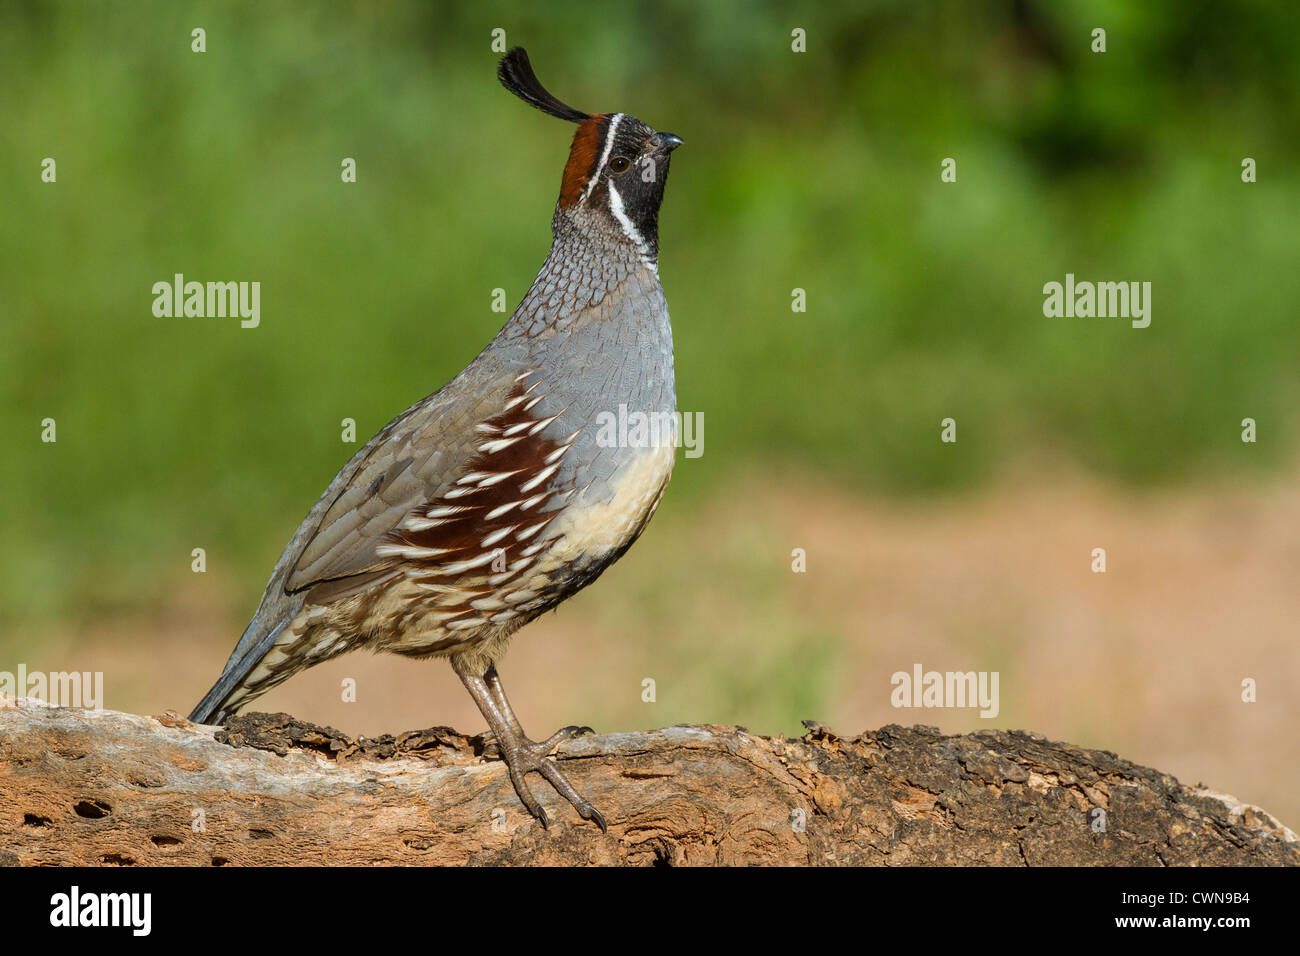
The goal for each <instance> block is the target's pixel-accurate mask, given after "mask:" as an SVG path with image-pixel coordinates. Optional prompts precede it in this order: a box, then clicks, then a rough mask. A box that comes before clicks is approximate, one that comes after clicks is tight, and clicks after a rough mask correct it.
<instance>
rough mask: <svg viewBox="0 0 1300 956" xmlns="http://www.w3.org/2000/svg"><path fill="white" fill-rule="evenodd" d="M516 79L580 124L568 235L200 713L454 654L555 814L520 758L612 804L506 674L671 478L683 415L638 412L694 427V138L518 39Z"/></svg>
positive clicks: (592, 816)
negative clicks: (677, 239) (673, 300)
mask: <svg viewBox="0 0 1300 956" xmlns="http://www.w3.org/2000/svg"><path fill="white" fill-rule="evenodd" d="M497 76H498V79H499V80H500V82H501V84H502V85H503V86H504V87H505V88H506V89H507V90H509V91H510V92H511V93H513V94H514V95H515V96H517V97H519V98H520V99H522V100H523V101H524V102H526V103H528V104H529V105H531V106H534V107H536V108H537V109H539V110H541V111H542V112H544V113H547V114H549V115H551V116H553V117H556V118H558V119H562V120H566V121H568V122H571V123H576V124H577V131H576V132H575V134H574V136H573V141H572V145H571V146H570V149H569V156H568V161H567V162H566V163H565V166H564V173H563V176H562V177H561V182H560V195H559V199H558V201H557V202H556V205H555V211H554V214H553V216H552V219H551V231H552V242H551V247H550V251H549V252H548V254H547V256H546V258H545V260H544V261H543V263H542V266H541V269H540V270H539V271H538V273H537V276H536V278H535V279H534V280H533V282H532V285H531V286H530V287H529V289H528V291H527V293H526V294H525V295H524V297H523V299H522V300H521V301H520V303H519V306H518V308H516V309H515V311H514V312H513V314H512V315H511V316H510V318H509V320H508V321H507V322H506V323H505V325H504V326H503V327H502V328H501V330H500V331H499V332H498V333H497V335H496V337H495V338H493V339H492V340H491V342H490V343H489V344H488V345H487V346H486V347H485V348H484V349H483V351H482V352H480V353H479V355H478V356H477V357H476V358H475V359H474V360H473V361H472V362H471V363H470V364H469V365H468V366H467V367H466V368H465V369H464V371H462V372H461V373H460V374H459V375H457V376H456V377H455V378H453V379H452V380H451V381H450V382H448V383H447V384H446V385H444V386H443V387H442V388H440V389H439V390H438V391H436V392H434V393H433V394H432V395H429V396H428V397H426V398H424V399H422V400H421V401H418V402H416V403H415V404H414V405H412V406H411V407H410V408H408V409H407V410H406V411H404V412H402V413H401V414H400V415H398V416H397V417H396V418H394V419H393V420H392V421H391V422H389V423H388V424H387V425H385V426H384V427H383V428H382V429H381V430H380V431H379V433H378V434H376V435H375V436H374V437H373V438H372V439H370V441H369V442H367V443H366V445H365V446H364V447H363V448H362V449H361V450H360V451H358V452H357V453H356V455H355V456H353V458H352V459H351V460H350V461H348V463H347V464H346V465H344V466H343V468H342V470H340V471H339V473H338V474H337V475H336V476H335V478H334V480H333V481H331V482H330V484H329V486H328V487H327V488H326V489H325V492H324V493H323V494H322V495H321V496H320V499H319V500H318V501H317V502H316V504H315V505H314V506H313V507H312V509H311V511H310V512H309V513H308V514H307V517H306V518H305V519H304V520H303V522H302V524H301V525H300V526H299V528H298V530H297V531H296V532H295V533H294V535H293V537H292V538H291V539H290V541H289V543H288V545H287V546H286V547H285V549H284V552H283V554H281V556H280V559H279V560H278V561H277V562H276V565H275V569H274V570H273V572H272V574H271V577H270V580H269V581H268V583H267V586H266V590H265V592H264V594H263V596H262V599H261V602H260V603H259V605H258V608H257V611H256V613H255V614H254V616H253V619H252V621H251V622H250V623H249V625H248V627H247V629H246V630H245V631H244V633H243V635H242V636H241V637H240V639H239V642H238V643H237V644H236V646H235V649H234V651H233V652H232V653H231V655H230V658H229V660H228V661H227V662H226V665H225V667H224V668H223V670H222V672H221V676H220V677H219V678H218V679H217V681H216V683H215V684H214V685H213V686H212V689H211V690H209V691H208V693H207V694H206V695H204V697H203V699H202V700H201V701H200V702H199V704H198V705H197V706H196V707H195V708H194V710H193V712H192V713H191V714H190V718H189V719H190V720H191V721H193V722H195V723H198V724H220V723H223V722H224V721H226V720H227V719H228V718H229V717H230V716H232V715H233V714H235V713H236V712H237V711H238V710H239V709H240V708H242V707H244V706H246V705H247V704H249V703H250V702H251V701H253V700H254V699H256V698H257V697H259V696H260V695H262V694H264V693H266V692H267V691H268V690H270V689H271V688H272V687H275V686H277V685H278V684H280V683H281V682H283V681H284V680H286V679H288V678H289V677H290V676H292V675H293V674H296V673H298V672H300V671H302V670H304V669H305V668H308V667H312V666H314V665H316V664H319V663H321V662H323V661H327V660H330V659H331V658H334V657H337V656H338V655H340V654H343V653H346V652H348V651H353V650H357V649H369V650H372V651H376V652H390V653H395V654H401V655H405V656H408V657H414V658H425V657H431V656H436V657H445V658H447V659H448V660H449V662H450V664H451V666H452V668H453V670H454V671H455V672H456V674H457V675H458V676H459V677H460V680H461V682H462V683H463V684H464V686H465V688H466V689H467V690H468V692H469V694H470V696H471V697H472V698H473V699H474V703H475V704H476V705H477V706H478V709H479V711H480V712H481V713H482V715H483V718H484V719H485V720H486V722H487V724H488V727H489V728H490V730H491V733H492V736H493V737H494V738H495V740H496V743H497V748H498V750H499V753H500V756H501V759H502V760H503V761H504V763H505V765H506V769H507V771H508V774H509V778H510V781H511V784H512V785H513V787H514V790H515V792H516V794H517V795H518V797H519V799H520V801H521V802H522V803H523V805H524V807H525V808H526V809H527V811H528V812H529V813H530V814H531V815H532V817H534V818H535V819H536V820H537V821H538V822H539V823H540V824H541V826H542V827H543V828H547V827H549V825H550V820H549V818H548V816H547V813H546V811H545V810H544V809H543V807H542V805H541V803H540V802H539V801H538V799H537V798H536V796H535V795H534V794H533V793H532V791H531V790H530V789H529V786H528V784H527V782H526V781H525V775H526V774H528V773H530V772H536V773H538V774H539V775H540V776H541V777H542V778H543V779H544V780H546V781H547V782H548V783H550V785H551V786H552V787H553V788H554V789H555V790H556V791H557V792H558V793H559V794H560V795H561V796H562V797H564V798H565V799H566V800H567V801H568V802H569V803H570V804H571V805H572V806H573V808H574V809H575V811H576V812H577V814H578V815H579V816H580V817H581V818H583V819H584V820H587V821H589V822H591V823H594V824H595V825H597V826H599V827H600V829H601V830H602V831H606V830H607V828H608V825H607V822H606V820H605V817H604V816H603V815H602V814H601V812H600V811H599V810H597V809H596V808H595V807H594V806H592V804H591V803H590V802H588V801H587V800H586V799H585V798H584V797H583V796H582V795H581V794H579V793H578V791H577V790H576V789H575V788H574V787H573V785H572V784H571V783H570V782H569V781H568V780H567V779H566V778H565V776H564V774H563V773H561V771H560V769H559V767H558V766H557V765H556V763H555V761H554V760H553V759H552V754H553V753H554V752H555V749H556V748H557V747H558V746H559V745H560V744H561V743H562V742H564V741H566V740H568V739H571V738H573V737H576V736H579V735H582V734H588V733H592V732H593V731H592V729H591V728H590V727H579V726H570V727H565V728H563V729H561V730H559V731H557V732H556V733H555V734H553V735H552V736H551V737H549V738H547V739H545V740H541V741H534V740H532V739H531V738H529V737H528V736H527V735H526V734H525V733H524V730H523V728H522V726H521V725H520V722H519V719H518V718H517V717H516V716H515V713H514V711H513V710H512V709H511V706H510V703H509V701H508V700H507V699H506V694H505V691H504V690H503V688H502V684H501V677H500V675H499V673H498V671H497V664H498V661H499V660H500V659H501V657H502V655H503V654H504V652H505V650H506V648H507V645H508V644H509V642H510V639H511V637H512V636H513V635H514V634H515V632H516V631H518V630H519V628H521V627H523V626H524V625H525V624H527V623H529V622H530V621H532V620H534V619H535V618H537V617H538V616H540V615H542V614H543V613H545V612H546V611H548V610H551V609H552V608H555V607H556V606H558V605H559V604H560V603H561V602H562V601H564V600H566V599H567V598H569V597H572V596H573V595H574V594H576V593H577V592H578V591H580V590H581V589H583V588H584V587H586V586H587V585H589V584H591V583H592V582H593V581H595V580H596V579H597V578H598V577H599V576H600V575H601V573H602V572H604V571H605V570H606V569H607V568H608V567H609V566H610V565H612V564H613V563H614V562H615V561H617V560H618V559H619V558H620V557H622V555H623V554H624V553H625V552H626V551H627V550H628V548H630V547H631V546H632V544H633V542H635V541H636V539H637V538H638V537H639V536H640V534H641V532H642V531H643V530H644V529H645V527H646V524H647V522H649V520H650V518H651V516H652V515H653V514H654V513H655V511H656V509H657V508H658V507H659V503H660V501H661V500H662V498H663V495H664V491H665V489H666V487H667V485H668V481H669V478H670V477H671V475H672V471H673V464H674V461H675V457H676V455H675V453H676V444H677V438H676V435H675V434H672V432H673V431H674V430H673V429H671V428H669V429H666V430H664V431H658V430H656V431H654V432H652V433H651V437H650V438H648V439H647V438H646V436H645V429H641V430H636V429H631V430H625V432H626V434H627V435H628V436H630V437H627V438H626V439H624V438H623V437H622V436H621V435H620V436H619V437H618V438H617V439H611V435H612V434H613V433H614V432H615V429H613V428H602V425H603V424H604V423H607V422H609V421H610V419H609V417H608V416H611V415H616V414H618V413H619V412H620V411H640V412H642V413H644V414H645V415H647V416H649V415H658V416H666V418H660V419H657V420H658V421H671V422H675V423H678V424H679V423H680V419H679V418H678V417H677V407H676V386H675V379H674V373H673V340H672V327H671V324H670V322H669V316H668V306H667V302H666V300H665V297H664V290H663V286H662V285H661V284H660V281H659V210H660V206H661V204H662V202H663V197H664V189H665V186H666V184H667V180H668V169H669V163H670V159H671V156H672V153H673V151H674V150H675V149H676V148H677V147H678V146H680V145H681V144H682V139H681V137H679V136H676V135H674V134H672V133H665V132H659V131H657V130H655V129H652V128H651V127H649V126H647V125H646V124H645V123H643V122H641V120H639V119H637V118H636V117H634V116H632V115H630V114H627V113H585V112H583V111H581V110H578V109H575V108H574V107H572V106H568V105H566V104H565V103H563V102H561V101H560V100H558V99H557V98H556V97H555V96H553V95H552V94H551V93H550V92H548V91H547V90H546V88H545V87H544V86H543V85H542V84H541V82H540V81H539V80H538V78H537V75H536V73H535V72H534V71H533V67H532V64H531V62H530V61H529V58H528V54H527V52H526V51H525V50H524V49H523V48H522V47H515V48H514V49H512V50H510V51H509V52H507V53H506V54H505V55H504V56H503V57H502V59H501V60H500V62H499V64H498V67H497Z"/></svg>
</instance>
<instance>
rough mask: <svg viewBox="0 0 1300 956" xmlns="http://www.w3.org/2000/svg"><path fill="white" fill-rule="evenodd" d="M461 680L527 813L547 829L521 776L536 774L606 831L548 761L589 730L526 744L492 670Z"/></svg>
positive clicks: (597, 814)
mask: <svg viewBox="0 0 1300 956" xmlns="http://www.w3.org/2000/svg"><path fill="white" fill-rule="evenodd" d="M460 679H461V682H462V683H463V684H464V685H465V689H466V690H468V691H469V694H470V696H471V697H473V698H474V703H475V704H477V705H478V709H479V712H480V713H482V714H483V718H484V719H485V720H486V721H487V722H488V726H489V727H491V728H492V734H493V735H494V736H495V737H496V739H497V748H498V749H499V750H500V751H501V759H502V760H504V761H505V764H506V770H507V771H508V772H509V774H510V782H511V783H512V784H513V785H514V788H515V793H517V794H518V795H519V799H520V800H521V801H523V804H524V806H525V807H527V808H528V812H529V813H531V814H532V815H533V816H534V817H535V818H536V819H537V821H538V822H539V823H541V825H542V826H543V827H547V826H549V825H550V820H549V819H548V818H547V816H546V811H545V810H543V809H542V805H541V804H540V803H538V802H537V798H536V797H534V796H533V794H532V791H531V790H529V789H528V785H527V784H526V783H525V782H524V774H526V773H527V772H528V771H530V770H536V771H537V772H538V773H540V774H541V775H542V776H543V777H544V778H545V779H546V780H547V781H548V782H549V783H550V784H551V786H553V787H554V788H555V789H556V790H557V791H558V792H559V794H560V796H562V797H564V799H566V800H568V801H569V803H571V804H573V808H574V809H575V810H577V811H578V816H580V817H582V818H583V819H584V820H590V821H592V822H593V823H595V824H596V826H598V827H600V829H601V830H602V831H605V830H607V829H608V827H607V826H606V824H605V818H604V817H603V816H602V815H601V813H600V811H599V810H597V809H596V808H595V807H593V806H592V805H591V804H590V803H588V802H587V801H586V800H585V799H584V798H583V796H582V794H580V793H578V791H577V790H575V789H574V787H573V784H571V783H569V781H568V780H567V779H565V776H564V774H562V773H560V768H559V767H557V766H556V765H555V761H553V760H551V759H549V757H550V754H551V753H552V751H554V750H555V748H556V747H558V746H559V745H560V744H561V743H563V742H564V741H566V740H569V739H570V738H572V737H577V736H579V735H580V734H588V733H591V732H592V730H591V728H590V727H576V726H574V727H565V728H563V729H562V730H559V731H557V732H556V733H554V734H552V735H551V736H550V737H549V738H547V739H546V740H543V741H540V742H535V741H532V740H529V739H528V737H527V735H525V734H524V730H523V728H522V727H521V726H520V725H519V718H517V717H516V716H515V714H514V711H513V710H512V709H511V707H510V702H509V701H508V700H507V699H506V694H505V690H504V689H503V688H502V686H501V678H500V677H499V676H498V675H497V670H496V667H495V666H493V665H490V666H489V667H488V669H487V670H486V671H485V672H484V673H483V675H482V676H479V675H476V674H461V675H460Z"/></svg>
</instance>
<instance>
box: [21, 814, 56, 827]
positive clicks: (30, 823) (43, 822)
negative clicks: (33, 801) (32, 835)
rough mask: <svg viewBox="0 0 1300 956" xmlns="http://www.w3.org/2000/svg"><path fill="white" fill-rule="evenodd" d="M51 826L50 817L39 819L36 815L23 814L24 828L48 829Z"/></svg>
mask: <svg viewBox="0 0 1300 956" xmlns="http://www.w3.org/2000/svg"><path fill="white" fill-rule="evenodd" d="M49 825H50V818H49V817H38V816H37V815H36V814H34V813H24V814H23V826H25V827H48V826H49Z"/></svg>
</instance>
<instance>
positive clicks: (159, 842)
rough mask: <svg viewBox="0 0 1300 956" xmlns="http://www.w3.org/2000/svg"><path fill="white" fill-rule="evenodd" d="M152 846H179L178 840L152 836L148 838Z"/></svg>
mask: <svg viewBox="0 0 1300 956" xmlns="http://www.w3.org/2000/svg"><path fill="white" fill-rule="evenodd" d="M149 840H150V842H152V843H153V845H154V846H179V845H180V842H181V841H180V840H178V839H176V838H175V837H169V836H154V837H150V838H149Z"/></svg>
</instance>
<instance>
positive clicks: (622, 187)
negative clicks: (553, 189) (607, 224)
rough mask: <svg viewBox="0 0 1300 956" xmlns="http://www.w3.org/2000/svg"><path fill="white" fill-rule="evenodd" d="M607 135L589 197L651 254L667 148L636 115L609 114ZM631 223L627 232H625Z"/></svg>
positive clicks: (655, 246) (665, 174) (656, 235)
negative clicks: (658, 143)
mask: <svg viewBox="0 0 1300 956" xmlns="http://www.w3.org/2000/svg"><path fill="white" fill-rule="evenodd" d="M609 130H610V132H611V133H612V134H613V136H612V139H609V138H608V137H607V141H606V145H607V147H608V149H607V151H605V153H604V155H603V157H602V159H600V160H598V163H599V164H600V169H599V170H598V172H597V176H598V177H599V178H598V179H597V182H596V186H595V188H594V189H593V190H592V196H591V199H592V200H594V201H597V204H598V205H599V207H600V208H602V209H603V211H605V212H607V213H608V214H609V216H610V218H611V220H613V224H614V225H615V227H616V228H617V229H619V231H621V232H622V233H623V234H624V235H627V236H628V238H629V239H630V240H631V241H633V242H636V243H639V244H641V245H643V246H644V249H643V251H644V252H645V253H646V254H647V255H649V256H650V257H651V258H653V257H654V256H656V255H657V254H658V252H659V206H660V205H661V204H662V203H663V197H664V186H665V184H666V183H667V181H668V162H669V152H668V151H664V150H660V149H658V148H657V147H656V144H655V143H654V142H653V141H652V137H654V135H655V131H654V130H652V129H651V128H650V127H648V126H646V125H645V124H644V123H642V122H641V121H640V120H639V119H637V118H636V117H635V116H627V115H625V114H615V116H613V117H611V118H610V127H609ZM629 226H630V230H629Z"/></svg>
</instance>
